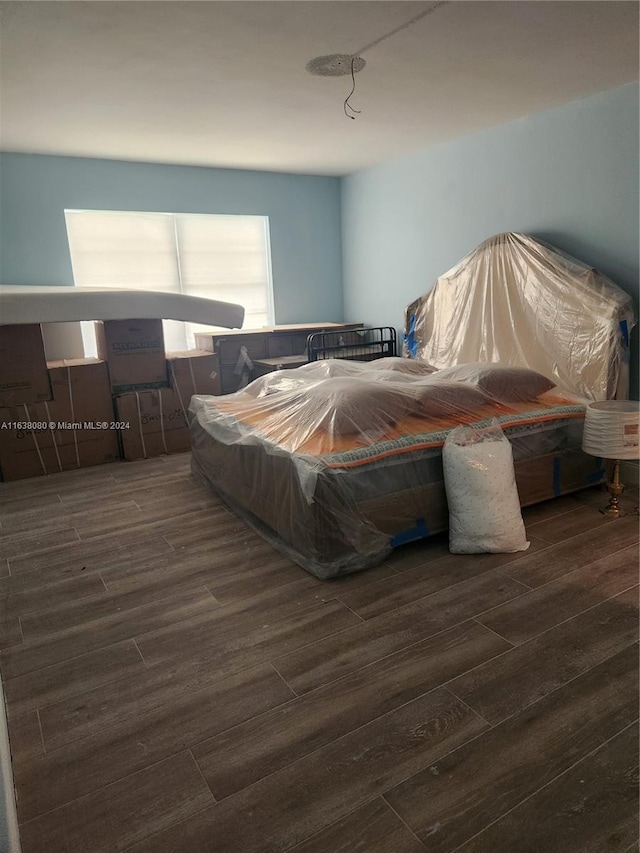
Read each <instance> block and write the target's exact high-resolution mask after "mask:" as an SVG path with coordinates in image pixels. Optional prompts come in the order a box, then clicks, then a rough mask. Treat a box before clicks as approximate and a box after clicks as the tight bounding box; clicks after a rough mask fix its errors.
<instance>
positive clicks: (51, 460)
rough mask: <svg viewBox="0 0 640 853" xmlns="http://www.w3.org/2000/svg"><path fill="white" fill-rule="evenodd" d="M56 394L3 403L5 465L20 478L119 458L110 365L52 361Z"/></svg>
mask: <svg viewBox="0 0 640 853" xmlns="http://www.w3.org/2000/svg"><path fill="white" fill-rule="evenodd" d="M49 379H50V383H51V388H52V390H53V400H52V401H50V402H48V401H47V402H43V403H32V404H25V405H22V406H18V407H13V408H4V409H0V470H1V471H2V477H3V479H4V480H21V479H24V478H26V477H36V476H39V475H42V474H53V473H56V472H58V471H67V470H70V469H74V468H86V467H89V466H91V465H100V464H102V463H104V462H114V461H115V460H117V459H119V458H120V454H119V448H118V439H117V432H116V429H115V423H114V421H115V418H114V414H113V405H112V402H111V389H110V387H109V376H108V372H107V365H106V364H105V363H104V362H103V361H99V360H98V359H95V358H94V359H77V360H73V361H58V362H49Z"/></svg>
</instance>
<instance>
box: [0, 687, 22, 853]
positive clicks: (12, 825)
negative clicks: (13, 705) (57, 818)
mask: <svg viewBox="0 0 640 853" xmlns="http://www.w3.org/2000/svg"><path fill="white" fill-rule="evenodd" d="M0 850H3V851H4V850H6V851H7V853H20V835H19V833H18V815H17V812H16V798H15V790H14V787H13V773H12V772H11V750H10V748H9V732H8V729H7V716H6V710H5V706H4V694H3V692H2V681H0Z"/></svg>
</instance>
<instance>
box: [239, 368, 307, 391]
mask: <svg viewBox="0 0 640 853" xmlns="http://www.w3.org/2000/svg"><path fill="white" fill-rule="evenodd" d="M317 381H318V380H317V379H316V378H315V377H313V376H299V375H297V371H296V370H274V371H273V373H266V374H265V375H264V376H259V377H258V378H257V379H254V380H253V382H250V383H249V384H248V385H247V386H246V387H245V388H243V389H242V390H243V391H244V393H245V394H248V395H249V396H250V397H256V398H258V397H266V396H269V395H270V394H276V393H280V392H285V393H291V392H294V391H301V390H303V389H304V388H308V387H309V385H311V384H313V383H314V382H317Z"/></svg>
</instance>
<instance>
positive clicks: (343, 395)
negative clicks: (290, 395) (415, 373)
mask: <svg viewBox="0 0 640 853" xmlns="http://www.w3.org/2000/svg"><path fill="white" fill-rule="evenodd" d="M411 407H412V401H411V399H410V398H409V397H408V395H407V394H404V393H402V391H400V390H397V389H395V388H392V387H390V386H388V385H386V384H384V383H376V382H375V380H371V381H368V380H366V379H361V378H357V377H353V376H344V377H338V378H335V379H325V380H324V381H320V382H317V383H315V384H314V385H313V386H311V387H309V389H308V390H307V391H306V392H305V393H304V394H303V395H300V396H299V398H298V399H297V401H296V403H295V411H296V417H297V418H298V420H299V423H300V425H301V426H302V427H303V428H304V429H305V430H308V429H318V428H323V429H326V430H327V432H329V433H331V434H332V435H355V434H361V435H362V436H363V437H365V438H366V437H370V438H371V439H372V440H375V439H376V438H377V437H378V436H379V435H380V433H381V432H382V431H384V430H385V429H386V428H387V427H388V426H389V425H390V424H392V423H394V422H395V421H396V420H397V419H398V418H399V417H402V415H404V414H406V413H407V412H408V411H410V409H411Z"/></svg>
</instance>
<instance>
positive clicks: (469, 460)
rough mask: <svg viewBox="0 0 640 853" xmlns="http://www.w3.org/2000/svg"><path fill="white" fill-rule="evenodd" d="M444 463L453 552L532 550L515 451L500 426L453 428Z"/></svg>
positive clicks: (451, 548) (496, 552)
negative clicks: (520, 496)
mask: <svg viewBox="0 0 640 853" xmlns="http://www.w3.org/2000/svg"><path fill="white" fill-rule="evenodd" d="M442 462H443V468H444V484H445V491H446V493H447V502H448V504H449V550H450V551H451V553H452V554H482V553H493V554H500V553H510V552H513V551H526V550H527V548H528V547H529V542H527V536H526V533H525V529H524V522H523V521H522V514H521V512H520V500H519V498H518V488H517V486H516V479H515V472H514V468H513V454H512V452H511V445H510V444H509V441H508V439H507V438H506V437H505V435H504V433H503V432H502V430H501V429H500V427H499V426H498V425H497V424H496V423H493V424H491V426H490V427H488V428H487V429H482V430H478V429H473V428H472V427H462V426H461V427H456V429H453V430H451V432H450V433H449V435H448V436H447V439H446V441H445V443H444V446H443V448H442Z"/></svg>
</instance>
